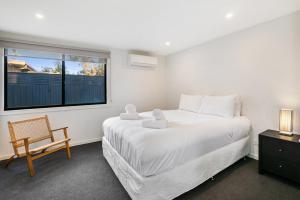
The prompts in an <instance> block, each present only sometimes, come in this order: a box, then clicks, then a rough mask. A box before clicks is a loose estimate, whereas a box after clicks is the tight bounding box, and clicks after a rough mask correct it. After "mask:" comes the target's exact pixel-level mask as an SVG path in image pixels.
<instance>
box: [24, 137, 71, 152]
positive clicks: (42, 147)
mask: <svg viewBox="0 0 300 200" xmlns="http://www.w3.org/2000/svg"><path fill="white" fill-rule="evenodd" d="M70 140H71V139H70V138H66V139H63V140H59V141H56V142H51V143H49V144H46V145H43V146H40V147H37V148H34V149H30V150H29V153H36V152H38V151H42V150H44V149H47V148H49V147H53V146H56V145H58V144H62V143H64V142H67V141H70Z"/></svg>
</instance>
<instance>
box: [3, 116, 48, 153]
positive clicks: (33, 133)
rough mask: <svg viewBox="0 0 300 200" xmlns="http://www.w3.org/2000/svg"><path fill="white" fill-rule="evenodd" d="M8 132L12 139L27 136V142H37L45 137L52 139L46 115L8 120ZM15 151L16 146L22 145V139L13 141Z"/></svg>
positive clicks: (16, 149) (16, 150)
mask: <svg viewBox="0 0 300 200" xmlns="http://www.w3.org/2000/svg"><path fill="white" fill-rule="evenodd" d="M8 129H9V134H10V137H11V140H12V141H15V140H18V139H21V138H25V137H29V140H28V141H29V143H35V142H39V141H42V140H45V139H49V138H50V139H51V140H52V141H53V140H54V138H53V135H52V132H51V127H50V123H49V120H48V116H47V115H45V116H43V117H38V118H33V119H27V120H21V121H15V122H11V121H9V122H8ZM13 146H14V150H15V153H16V154H18V147H22V146H24V142H23V141H18V142H15V143H13Z"/></svg>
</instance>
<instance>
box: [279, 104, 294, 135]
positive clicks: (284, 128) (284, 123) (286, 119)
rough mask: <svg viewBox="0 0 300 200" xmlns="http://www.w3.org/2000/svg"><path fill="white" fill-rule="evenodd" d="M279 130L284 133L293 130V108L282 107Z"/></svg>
mask: <svg viewBox="0 0 300 200" xmlns="http://www.w3.org/2000/svg"><path fill="white" fill-rule="evenodd" d="M279 131H280V132H282V133H292V132H293V110H292V109H281V110H280V114H279Z"/></svg>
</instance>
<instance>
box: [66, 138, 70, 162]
mask: <svg viewBox="0 0 300 200" xmlns="http://www.w3.org/2000/svg"><path fill="white" fill-rule="evenodd" d="M66 153H67V159H68V160H70V159H71V150H70V145H69V142H66Z"/></svg>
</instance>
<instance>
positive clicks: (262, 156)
mask: <svg viewBox="0 0 300 200" xmlns="http://www.w3.org/2000/svg"><path fill="white" fill-rule="evenodd" d="M299 139H300V135H295V134H294V135H293V136H285V135H280V134H279V131H274V130H266V131H265V132H263V133H261V134H259V173H260V174H263V172H270V173H273V174H276V175H279V176H282V177H285V178H288V179H291V180H293V181H296V182H298V183H300V142H299Z"/></svg>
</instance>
